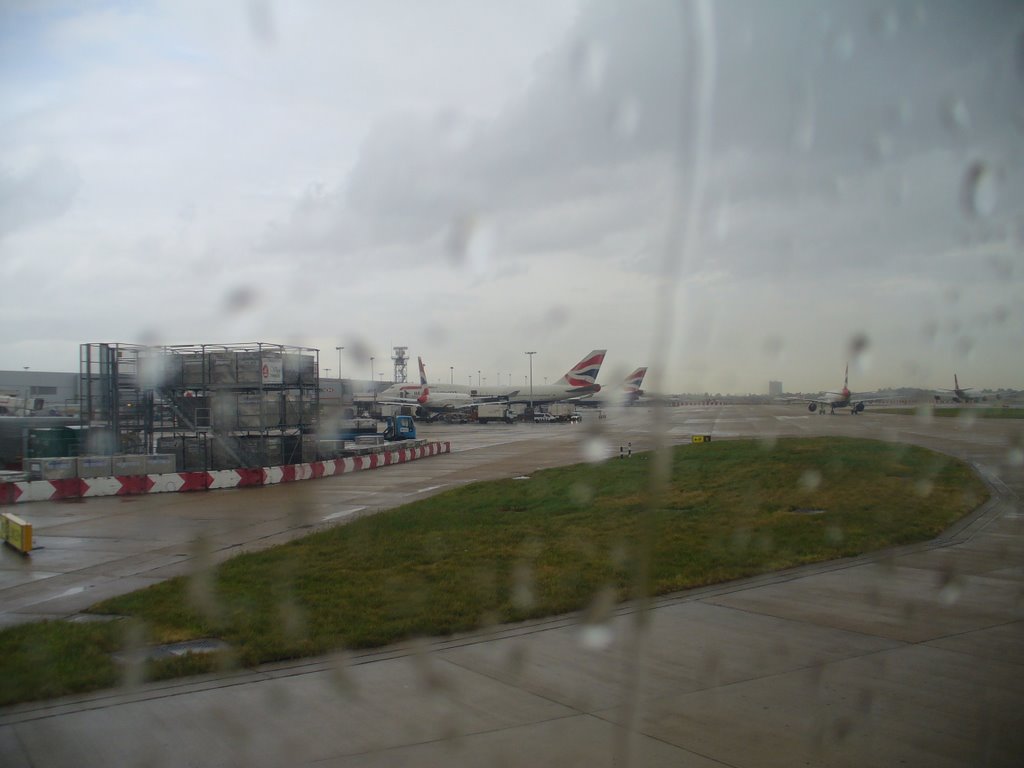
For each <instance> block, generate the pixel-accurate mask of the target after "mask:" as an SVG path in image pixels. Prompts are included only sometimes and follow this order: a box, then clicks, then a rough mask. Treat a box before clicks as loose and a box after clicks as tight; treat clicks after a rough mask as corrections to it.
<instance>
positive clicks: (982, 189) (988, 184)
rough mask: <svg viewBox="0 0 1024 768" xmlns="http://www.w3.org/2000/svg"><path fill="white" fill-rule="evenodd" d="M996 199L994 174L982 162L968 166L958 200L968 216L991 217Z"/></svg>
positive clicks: (978, 161)
mask: <svg viewBox="0 0 1024 768" xmlns="http://www.w3.org/2000/svg"><path fill="white" fill-rule="evenodd" d="M997 197H998V190H997V181H996V174H995V172H994V171H993V170H992V169H991V168H989V166H988V164H987V163H985V162H984V161H983V160H975V161H974V162H973V163H971V164H970V166H968V168H967V171H966V172H965V173H964V178H963V182H962V184H961V190H960V199H961V202H962V204H963V208H964V211H965V212H966V213H967V215H968V216H984V217H988V216H991V215H992V213H993V212H994V211H995V208H996V199H997Z"/></svg>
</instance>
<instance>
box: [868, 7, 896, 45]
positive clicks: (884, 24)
mask: <svg viewBox="0 0 1024 768" xmlns="http://www.w3.org/2000/svg"><path fill="white" fill-rule="evenodd" d="M874 26H876V28H877V29H878V31H879V33H880V34H881V35H883V36H884V37H888V38H891V37H894V36H895V35H896V33H897V32H899V13H897V11H896V9H895V8H886V9H885V10H883V11H881V13H880V14H879V15H878V16H876V18H874Z"/></svg>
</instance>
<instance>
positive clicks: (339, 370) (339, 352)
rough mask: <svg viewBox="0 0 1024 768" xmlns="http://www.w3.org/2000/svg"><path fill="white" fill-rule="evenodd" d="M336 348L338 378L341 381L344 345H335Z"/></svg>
mask: <svg viewBox="0 0 1024 768" xmlns="http://www.w3.org/2000/svg"><path fill="white" fill-rule="evenodd" d="M335 349H336V350H338V380H339V381H341V350H343V349H344V347H335Z"/></svg>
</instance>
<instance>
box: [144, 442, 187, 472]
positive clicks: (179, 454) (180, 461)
mask: <svg viewBox="0 0 1024 768" xmlns="http://www.w3.org/2000/svg"><path fill="white" fill-rule="evenodd" d="M156 452H157V453H158V454H160V455H163V456H168V455H169V456H174V463H175V465H176V466H178V467H181V468H182V469H184V467H185V438H184V437H180V436H175V437H158V438H157V440H156ZM147 466H148V465H147ZM146 474H149V473H148V472H147V473H146Z"/></svg>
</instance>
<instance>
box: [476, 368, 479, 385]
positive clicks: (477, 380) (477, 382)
mask: <svg viewBox="0 0 1024 768" xmlns="http://www.w3.org/2000/svg"><path fill="white" fill-rule="evenodd" d="M476 385H477V386H478V387H479V386H480V371H477V372H476Z"/></svg>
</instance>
